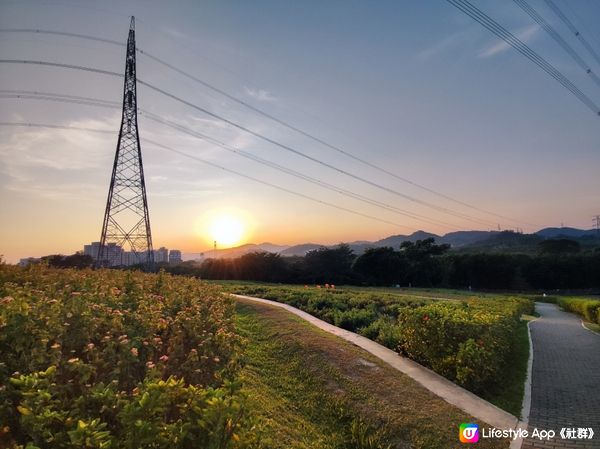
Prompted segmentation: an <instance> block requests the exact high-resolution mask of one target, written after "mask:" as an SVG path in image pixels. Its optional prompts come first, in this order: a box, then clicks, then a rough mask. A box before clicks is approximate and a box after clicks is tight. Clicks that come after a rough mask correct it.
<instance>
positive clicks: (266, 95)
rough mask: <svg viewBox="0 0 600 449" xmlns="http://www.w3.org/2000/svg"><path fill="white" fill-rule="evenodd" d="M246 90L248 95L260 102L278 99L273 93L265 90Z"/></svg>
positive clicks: (246, 88)
mask: <svg viewBox="0 0 600 449" xmlns="http://www.w3.org/2000/svg"><path fill="white" fill-rule="evenodd" d="M244 89H245V90H246V94H247V95H249V96H251V97H252V98H255V99H257V100H259V101H275V100H277V97H275V96H274V95H273V94H272V93H271V92H269V91H268V90H265V89H251V88H249V87H244Z"/></svg>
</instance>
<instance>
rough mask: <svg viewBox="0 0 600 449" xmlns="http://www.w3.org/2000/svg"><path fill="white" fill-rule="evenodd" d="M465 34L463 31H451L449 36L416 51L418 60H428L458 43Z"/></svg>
mask: <svg viewBox="0 0 600 449" xmlns="http://www.w3.org/2000/svg"><path fill="white" fill-rule="evenodd" d="M465 34H466V33H465V32H464V31H459V32H457V33H453V34H451V35H449V36H446V37H445V38H444V39H442V40H440V41H438V42H436V43H435V44H433V45H431V46H430V47H428V48H426V49H424V50H421V51H420V52H419V53H417V59H419V60H420V61H428V60H430V59H431V58H433V57H434V56H437V55H438V54H440V53H442V52H443V51H444V50H446V49H448V48H450V47H452V46H453V45H455V44H456V43H458V42H459V41H460V40H461V39H462V38H463V37H464V36H465Z"/></svg>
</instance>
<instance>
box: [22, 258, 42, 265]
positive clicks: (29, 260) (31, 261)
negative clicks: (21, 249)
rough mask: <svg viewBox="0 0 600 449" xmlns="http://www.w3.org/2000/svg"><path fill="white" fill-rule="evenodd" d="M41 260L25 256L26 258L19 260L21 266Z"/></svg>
mask: <svg viewBox="0 0 600 449" xmlns="http://www.w3.org/2000/svg"><path fill="white" fill-rule="evenodd" d="M39 261H40V259H39V258H37V257H25V258H24V259H20V260H19V266H20V267H26V266H29V265H31V264H32V263H38V262H39Z"/></svg>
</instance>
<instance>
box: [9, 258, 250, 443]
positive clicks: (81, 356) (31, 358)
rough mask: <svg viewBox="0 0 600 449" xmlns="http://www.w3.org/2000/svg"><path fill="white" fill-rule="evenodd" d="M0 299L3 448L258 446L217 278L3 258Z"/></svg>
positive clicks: (227, 303)
mask: <svg viewBox="0 0 600 449" xmlns="http://www.w3.org/2000/svg"><path fill="white" fill-rule="evenodd" d="M0 303H1V304H0V423H1V426H0V447H9V448H29V449H34V448H72V447H81V448H132V449H133V448H136V449H137V448H192V447H193V448H196V447H202V448H207V449H216V448H246V447H253V444H254V443H253V435H252V431H251V427H252V423H251V422H250V418H248V416H247V415H248V414H247V413H246V411H245V407H244V398H243V396H242V394H241V393H240V387H239V384H238V382H237V380H236V376H237V373H238V370H239V368H238V367H239V360H238V355H239V351H238V350H237V348H238V343H239V341H238V340H239V337H238V336H237V335H236V333H235V329H234V314H235V308H234V304H233V302H232V301H231V300H229V299H228V298H226V297H224V296H223V295H221V293H220V291H219V290H218V289H217V288H216V287H211V286H207V285H205V284H200V283H199V282H198V281H196V280H194V279H186V278H181V277H172V276H170V275H165V274H157V275H150V274H142V273H134V272H122V271H108V270H98V271H91V270H84V271H73V270H57V269H48V268H44V267H40V266H37V267H35V266H33V267H30V268H28V269H26V270H23V269H19V268H17V267H13V266H8V265H2V264H0Z"/></svg>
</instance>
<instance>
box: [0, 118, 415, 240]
mask: <svg viewBox="0 0 600 449" xmlns="http://www.w3.org/2000/svg"><path fill="white" fill-rule="evenodd" d="M0 126H7V127H8V126H15V127H25V128H50V129H66V130H75V131H86V132H98V133H103V134H114V131H110V130H104V129H97V128H84V127H78V126H61V125H50V124H45V123H22V122H0ZM142 141H144V142H146V143H149V144H152V145H155V146H157V147H159V148H162V149H165V150H167V151H171V152H173V153H177V154H179V155H181V156H184V157H187V158H189V159H193V160H195V161H198V162H202V163H203V164H206V165H210V166H211V167H214V168H218V169H219V170H223V171H226V172H228V173H232V174H234V175H237V176H241V177H243V178H246V179H249V180H251V181H254V182H257V183H259V184H263V185H265V186H268V187H272V188H274V189H277V190H281V191H283V192H286V193H289V194H291V195H295V196H298V197H300V198H304V199H307V200H310V201H313V202H316V203H319V204H322V205H325V206H329V207H333V208H335V209H338V210H341V211H344V212H348V213H351V214H354V215H358V216H361V217H364V218H369V219H371V220H375V221H379V222H381V223H385V224H389V225H392V226H397V227H401V228H405V229H409V230H414V228H410V227H408V226H405V225H402V224H399V223H394V222H391V221H388V220H385V219H382V218H378V217H375V216H373V215H369V214H365V213H362V212H358V211H356V210H353V209H349V208H346V207H343V206H340V205H338V204H334V203H329V202H327V201H323V200H320V199H318V198H314V197H312V196H309V195H305V194H304V193H300V192H297V191H295V190H291V189H288V188H286V187H282V186H280V185H278V184H273V183H271V182H268V181H265V180H263V179H259V178H255V177H254V176H250V175H247V174H245V173H241V172H238V171H236V170H233V169H230V168H227V167H224V166H222V165H219V164H216V163H214V162H211V161H208V160H206V159H202V158H200V157H197V156H194V155H191V154H188V153H185V152H183V151H180V150H176V149H174V148H171V147H169V146H167V145H163V144H161V143H159V142H156V141H153V140H150V139H147V138H142Z"/></svg>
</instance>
